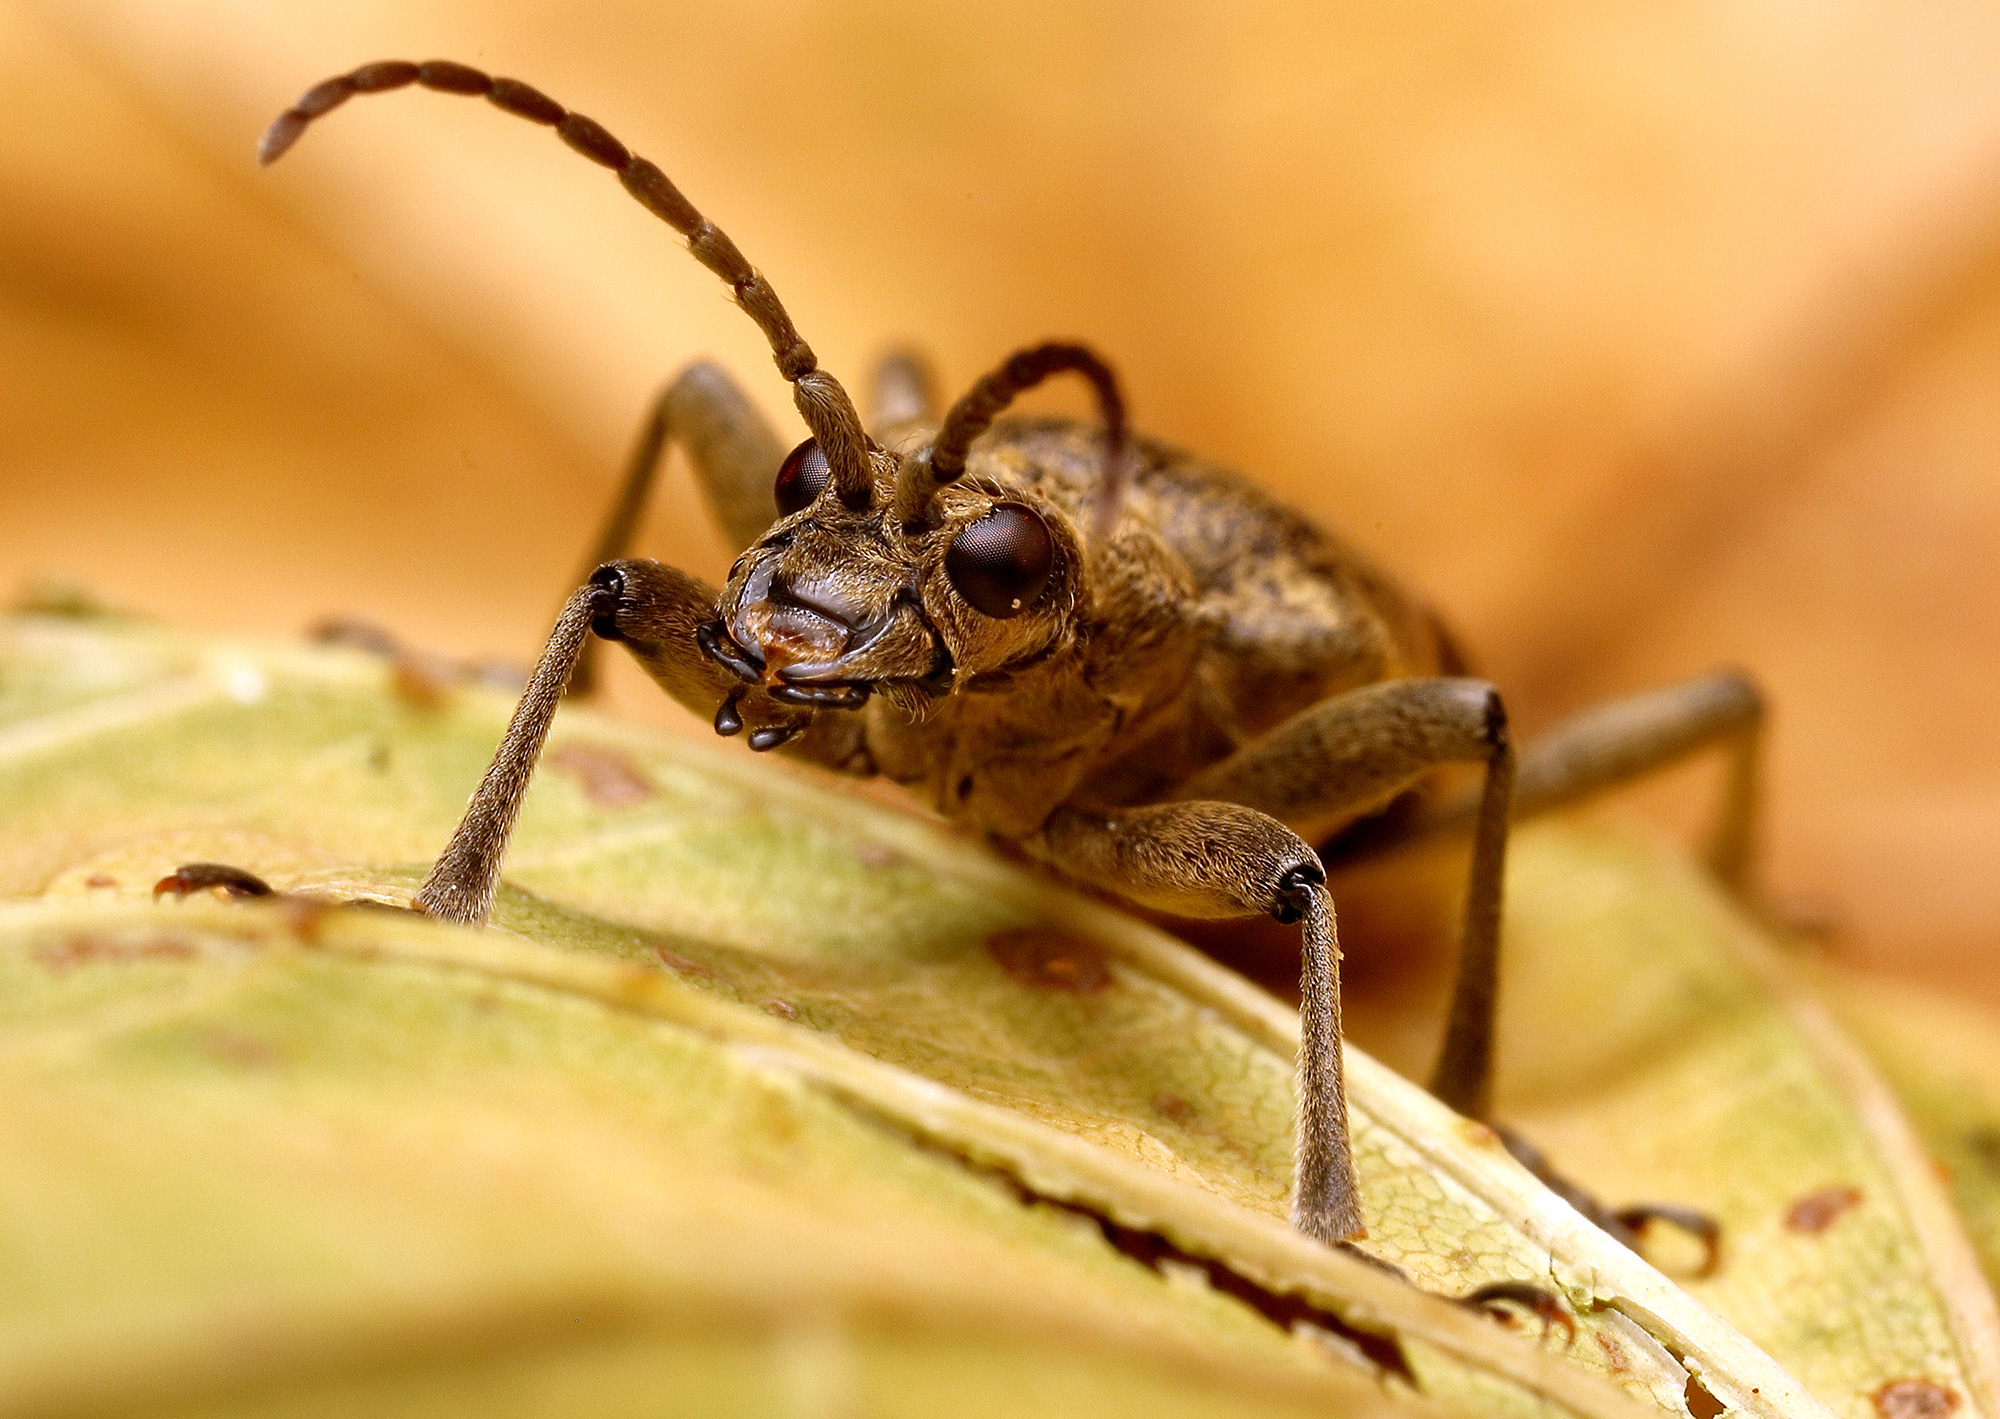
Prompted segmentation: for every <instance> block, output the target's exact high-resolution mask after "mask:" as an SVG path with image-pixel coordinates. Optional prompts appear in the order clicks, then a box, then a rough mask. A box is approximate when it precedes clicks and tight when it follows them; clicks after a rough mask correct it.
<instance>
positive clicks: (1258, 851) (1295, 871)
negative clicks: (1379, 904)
mask: <svg viewBox="0 0 2000 1419" xmlns="http://www.w3.org/2000/svg"><path fill="white" fill-rule="evenodd" d="M1027 847H1028V848H1029V850H1030V851H1031V852H1033V853H1034V854H1035V855H1036V856H1037V857H1040V858H1042V859H1044V860H1045V861H1048V862H1051V863H1055V864H1057V865H1059V866H1060V867H1061V869H1062V871H1063V872H1064V873H1065V874H1066V875H1067V876H1070V877H1073V878H1076V879H1078V880H1080V881H1084V882H1089V883H1092V884H1094V885H1097V886H1100V887H1104V888H1106V889H1108V890H1110V891H1113V892H1116V893H1118V894H1119V895H1120V896H1123V897H1126V898H1128V899H1130V900H1132V901H1136V902H1141V903H1143V904H1145V905H1147V906H1152V907H1158V908H1160V909H1162V910H1164V911H1169V912H1172V913H1174V914H1175V915H1177V916H1191V917H1232V916H1254V915H1257V914H1260V913H1262V914H1267V915H1270V916H1273V917H1276V918H1277V919H1278V920H1279V921H1284V922H1293V921H1297V922H1300V923H1301V925H1302V926H1303V929H1304V934H1305V950H1304V953H1303V955H1304V966H1303V977H1304V979H1303V993H1304V997H1305V1000H1306V1009H1305V1011H1304V1014H1303V1018H1302V1021H1301V1030H1300V1037H1299V1058H1298V1072H1299V1085H1298V1125H1297V1129H1296V1131H1295V1134H1294V1149H1295V1159H1296V1161H1295V1165H1294V1168H1293V1173H1292V1225H1293V1226H1295V1227H1297V1228H1298V1229H1299V1230H1300V1231H1302V1232H1304V1233H1306V1234H1307V1235H1308V1236H1312V1237H1317V1238H1318V1239H1319V1240H1321V1241H1323V1242H1328V1243H1333V1242H1341V1241H1346V1240H1348V1239H1349V1238H1352V1237H1358V1236H1360V1235H1362V1232H1363V1228H1362V1222H1361V1198H1360V1189H1359V1187H1358V1185H1357V1184H1356V1182H1355V1178H1354V1158H1353V1153H1352V1150H1351V1149H1350V1147H1349V1144H1348V1132H1347V1094H1346V1089H1345V1087H1344V1085H1343V1082H1342V1070H1341V1053H1340V1048H1341V1047H1340V943H1339V940H1338V938H1337V937H1336V935H1335V928H1334V919H1333V903H1332V900H1331V899H1330V898H1329V897H1328V895H1327V891H1326V871H1325V869H1324V868H1323V867H1321V866H1320V861H1319V855H1318V854H1317V853H1315V852H1314V851H1313V850H1312V848H1311V846H1309V845H1308V844H1307V842H1306V840H1305V839H1304V838H1302V837H1300V836H1299V835H1298V834H1297V833H1295V832H1293V831H1292V830H1291V829H1290V828H1287V827H1286V826H1285V825H1284V824H1282V823H1280V822H1278V821H1277V820H1276V819H1275V818H1273V817H1271V816H1270V815H1269V814H1266V813H1260V812H1258V811H1257V810H1255V809H1253V808H1245V807H1243V806H1241V805H1239V804H1234V803H1216V802H1192V803H1156V804H1146V805H1142V806H1139V807H1133V808H1112V809H1088V808H1074V807H1064V808H1059V809H1057V810H1056V812H1055V813H1054V814H1053V815H1052V816H1051V817H1050V819H1049V821H1048V822H1047V823H1046V824H1044V825H1043V827H1042V830H1041V832H1040V833H1038V834H1037V835H1036V836H1035V837H1033V838H1032V839H1030V840H1029V841H1028V843H1027Z"/></svg>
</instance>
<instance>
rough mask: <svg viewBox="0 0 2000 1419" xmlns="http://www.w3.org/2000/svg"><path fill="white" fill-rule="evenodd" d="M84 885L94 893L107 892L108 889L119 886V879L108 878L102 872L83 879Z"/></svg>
mask: <svg viewBox="0 0 2000 1419" xmlns="http://www.w3.org/2000/svg"><path fill="white" fill-rule="evenodd" d="M83 885H84V886H86V887H89V888H90V889H91V890H92V891H99V892H101V891H104V890H107V889H108V888H111V887H116V886H117V885H118V879H117V878H116V877H110V876H106V875H105V874H104V873H102V872H93V873H91V874H90V875H89V876H88V877H86V878H84V879H83Z"/></svg>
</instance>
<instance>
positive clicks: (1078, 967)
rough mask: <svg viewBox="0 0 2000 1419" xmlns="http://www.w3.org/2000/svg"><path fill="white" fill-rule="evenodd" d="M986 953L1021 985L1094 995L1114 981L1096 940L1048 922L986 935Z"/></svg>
mask: <svg viewBox="0 0 2000 1419" xmlns="http://www.w3.org/2000/svg"><path fill="white" fill-rule="evenodd" d="M986 953H987V954H988V955H989V956H991V957H992V958H993V960H994V961H995V963H996V964H998V965H999V967H1000V969H1001V970H1003V971H1005V972H1006V973H1007V974H1008V975H1010V976H1012V977H1013V978H1014V979H1015V980H1017V981H1019V982H1020V983H1021V984H1022V985H1025V986H1032V987H1034V988H1035V989H1037V990H1061V991H1067V992H1068V993H1070V994H1072V995H1095V994H1097V992H1099V991H1100V990H1103V989H1105V988H1106V987H1107V986H1109V985H1110V984H1111V968H1110V966H1109V965H1108V964H1106V962H1105V959H1104V951H1103V949H1102V948H1101V947H1099V946H1098V944H1097V943H1096V942H1095V941H1090V940H1086V939H1085V938H1083V937H1081V936H1071V935H1069V934H1067V933H1065V932H1061V931H1057V930H1055V929H1054V928H1053V927H1047V926H1014V927H1009V928H1007V929H1006V930H1005V931H996V932H994V933H993V934H992V935H991V936H989V937H987V938H986Z"/></svg>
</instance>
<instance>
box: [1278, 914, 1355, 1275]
mask: <svg viewBox="0 0 2000 1419" xmlns="http://www.w3.org/2000/svg"><path fill="white" fill-rule="evenodd" d="M1295 900H1297V901H1298V904H1299V908H1300V920H1299V926H1300V929H1301V932H1302V934H1303V938H1304V941H1303V945H1304V950H1303V951H1302V952H1301V957H1302V960H1301V964H1300V981H1299V987H1300V996H1301V999H1302V1001H1303V1005H1304V1008H1303V1009H1302V1010H1301V1011H1300V1012H1299V1057H1298V1119H1297V1123H1296V1124H1295V1126H1294V1129H1293V1134H1292V1139H1293V1166H1292V1225H1293V1226H1294V1227H1296V1228H1297V1229H1298V1230H1299V1231H1301V1232H1304V1233H1305V1234H1306V1235H1307V1236H1309V1237H1313V1238H1315V1239H1317V1240H1319V1241H1322V1242H1326V1243H1328V1244H1332V1243H1334V1242H1344V1241H1351V1240H1353V1239H1354V1238H1356V1237H1361V1236H1365V1235H1367V1231H1366V1229H1365V1228H1364V1227H1363V1225H1362V1221H1361V1184H1360V1182H1359V1181H1358V1180H1357V1179H1356V1178H1355V1175H1354V1151H1353V1148H1352V1145H1351V1143H1350V1141H1349V1137H1348V1128H1347V1082H1346V1068H1345V1061H1344V1060H1343V1058H1342V1055H1341V1048H1342V1047H1341V1034H1340V938H1339V935H1338V933H1337V931H1336V928H1335V926H1334V915H1333V899H1332V898H1331V897H1330V896H1329V895H1328V894H1327V890H1326V888H1325V887H1324V886H1322V885H1319V884H1317V883H1314V884H1311V885H1309V886H1307V887H1306V888H1305V889H1304V890H1303V891H1302V892H1301V893H1299V894H1298V896H1297V897H1296V898H1295Z"/></svg>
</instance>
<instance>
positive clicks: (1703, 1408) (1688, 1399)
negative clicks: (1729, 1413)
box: [1675, 1356, 1729, 1419]
mask: <svg viewBox="0 0 2000 1419" xmlns="http://www.w3.org/2000/svg"><path fill="white" fill-rule="evenodd" d="M1675 1358H1677V1359H1678V1358H1679V1357H1678V1356H1676V1357H1675ZM1683 1363H1685V1362H1683ZM1681 1402H1682V1403H1683V1404H1685V1405H1687V1408H1688V1413H1690V1414H1692V1415H1693V1416H1694V1419H1715V1416H1716V1415H1718V1414H1720V1413H1722V1411H1723V1410H1725V1409H1727V1408H1728V1407H1729V1406H1728V1405H1726V1404H1724V1403H1723V1402H1722V1401H1721V1400H1719V1399H1717V1398H1716V1397H1715V1396H1714V1395H1712V1394H1710V1393H1709V1392H1708V1386H1707V1385H1705V1384H1703V1383H1702V1382H1701V1377H1700V1376H1699V1375H1692V1374H1691V1375H1689V1376H1688V1382H1687V1388H1686V1389H1684V1390H1682V1391H1681Z"/></svg>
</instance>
